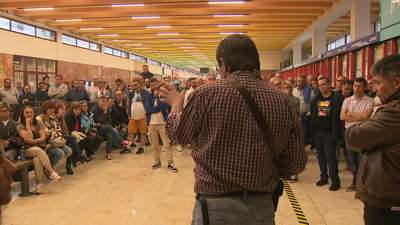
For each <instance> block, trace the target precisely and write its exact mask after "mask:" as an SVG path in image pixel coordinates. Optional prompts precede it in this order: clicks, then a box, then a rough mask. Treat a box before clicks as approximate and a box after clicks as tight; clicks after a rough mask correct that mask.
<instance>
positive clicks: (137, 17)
mask: <svg viewBox="0 0 400 225" xmlns="http://www.w3.org/2000/svg"><path fill="white" fill-rule="evenodd" d="M153 18H160V16H132V17H131V19H153Z"/></svg>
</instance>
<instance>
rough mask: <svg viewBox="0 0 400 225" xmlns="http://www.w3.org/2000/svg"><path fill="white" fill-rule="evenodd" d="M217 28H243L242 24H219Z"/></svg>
mask: <svg viewBox="0 0 400 225" xmlns="http://www.w3.org/2000/svg"><path fill="white" fill-rule="evenodd" d="M218 27H243V24H219V25H218Z"/></svg>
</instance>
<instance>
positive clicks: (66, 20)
mask: <svg viewBox="0 0 400 225" xmlns="http://www.w3.org/2000/svg"><path fill="white" fill-rule="evenodd" d="M56 21H57V22H68V21H82V19H65V20H56Z"/></svg>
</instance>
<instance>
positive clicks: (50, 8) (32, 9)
mask: <svg viewBox="0 0 400 225" xmlns="http://www.w3.org/2000/svg"><path fill="white" fill-rule="evenodd" d="M53 9H54V8H53V7H49V8H31V9H24V10H25V11H34V10H53Z"/></svg>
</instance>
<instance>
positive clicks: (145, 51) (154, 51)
mask: <svg viewBox="0 0 400 225" xmlns="http://www.w3.org/2000/svg"><path fill="white" fill-rule="evenodd" d="M142 52H157V50H143V51H142Z"/></svg>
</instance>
